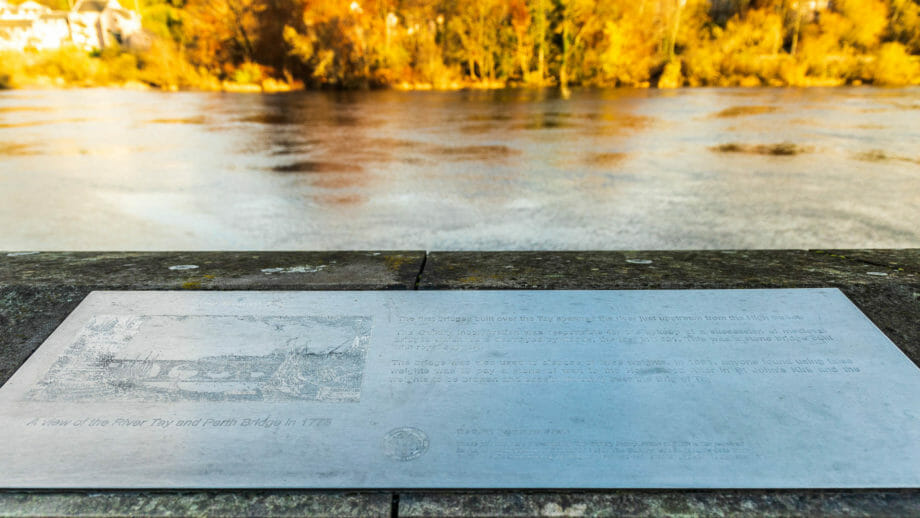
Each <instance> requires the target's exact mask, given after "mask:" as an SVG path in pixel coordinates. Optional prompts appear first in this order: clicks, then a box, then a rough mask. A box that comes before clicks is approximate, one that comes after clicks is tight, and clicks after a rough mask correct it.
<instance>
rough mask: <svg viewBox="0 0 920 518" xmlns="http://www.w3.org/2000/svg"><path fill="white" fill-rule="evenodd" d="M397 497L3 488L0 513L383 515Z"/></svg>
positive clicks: (109, 517) (84, 517)
mask: <svg viewBox="0 0 920 518" xmlns="http://www.w3.org/2000/svg"><path fill="white" fill-rule="evenodd" d="M392 501H393V498H392V495H391V494H390V493H386V492H369V491H365V492H361V493H355V492H342V491H323V492H320V491H294V490H286V491H285V490H275V491H258V490H255V491H254V490H249V491H245V490H239V491H201V490H197V491H181V492H169V491H143V492H141V491H98V490H97V491H90V492H74V491H71V492H53V491H0V516H10V517H14V516H15V517H27V516H34V517H48V516H72V517H80V518H117V517H122V516H124V517H137V516H147V517H173V516H198V517H221V518H231V517H239V518H261V517H266V518H268V517H300V516H315V517H324V516H328V517H335V518H345V517H360V518H365V517H368V518H370V517H378V518H383V517H389V516H390V515H391V513H392Z"/></svg>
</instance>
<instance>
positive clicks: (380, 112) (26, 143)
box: [0, 88, 920, 250]
mask: <svg viewBox="0 0 920 518" xmlns="http://www.w3.org/2000/svg"><path fill="white" fill-rule="evenodd" d="M780 143H787V144H792V145H784V146H775V145H776V144H780ZM720 146H722V147H721V148H720ZM773 153H787V154H779V155H776V154H773ZM788 153H791V154H788ZM918 222H920V90H918V89H899V90H887V89H871V88H857V89H832V90H824V89H811V90H792V89H789V90H768V89H764V90H731V89H730V90H719V89H700V90H682V91H673V92H672V91H632V90H616V91H588V90H582V91H578V90H576V91H575V92H574V93H573V95H572V97H571V98H570V99H561V98H559V97H558V96H557V95H556V94H555V93H554V92H552V91H545V92H538V91H498V92H448V93H439V92H410V93H401V92H356V93H295V94H285V95H265V96H260V95H236V94H217V93H173V94H168V93H155V92H131V91H112V90H69V91H10V92H0V249H5V250H62V249H69V250H83V249H108V250H152V249H195V250H204V249H286V250H322V249H428V250H444V249H465V250H488V249H702V248H814V247H918V246H920V224H918Z"/></svg>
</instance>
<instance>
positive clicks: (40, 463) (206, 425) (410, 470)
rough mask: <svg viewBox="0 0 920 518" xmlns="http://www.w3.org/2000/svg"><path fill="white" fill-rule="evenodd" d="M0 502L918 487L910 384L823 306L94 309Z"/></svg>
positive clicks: (135, 295)
mask: <svg viewBox="0 0 920 518" xmlns="http://www.w3.org/2000/svg"><path fill="white" fill-rule="evenodd" d="M0 466H2V468H0V486H2V487H49V488H50V487H111V488H141V487H162V488H191V487H196V488H235V487H276V488H277V487H314V488H383V487H386V488H390V487H406V488H442V487H463V488H479V487H489V488H510V487H515V488H599V487H600V488H606V487H610V488H614V487H650V488H651V487H687V488H706V487H745V488H754V487H764V488H767V487H776V488H779V487H810V488H819V487H904V486H913V487H916V486H920V370H918V369H917V367H916V366H915V365H914V364H913V363H912V362H911V361H910V360H909V359H908V358H907V357H905V356H904V355H903V354H902V353H901V352H900V351H899V350H898V349H897V347H895V346H894V344H892V343H891V342H890V341H889V340H888V339H887V338H886V337H885V336H884V335H883V334H882V333H881V332H880V331H879V330H878V329H877V328H876V327H875V326H873V325H872V323H871V322H870V321H869V320H868V319H867V318H866V317H865V316H864V315H863V314H862V313H861V312H860V311H859V310H858V309H857V308H856V307H855V306H854V305H853V304H852V303H851V302H850V301H849V300H848V299H847V298H846V297H845V296H844V295H843V294H842V293H841V292H839V291H838V290H836V289H800V290H685V291H492V292H485V291H479V292H461V291H447V292H445V291H441V292H94V293H92V294H90V295H89V296H88V297H87V298H86V300H84V301H83V302H82V303H81V304H80V306H79V307H78V308H77V309H76V310H75V311H74V312H73V313H72V314H71V315H70V316H69V317H68V318H67V319H66V320H65V321H64V323H63V324H61V326H60V327H59V328H58V329H57V330H56V331H55V332H54V333H53V334H52V335H51V337H50V338H48V340H47V341H46V342H45V343H44V344H43V345H42V346H41V347H40V348H39V349H38V350H37V351H36V352H35V354H34V355H33V357H32V358H30V359H29V360H28V361H27V362H26V364H25V365H24V366H23V367H22V368H21V369H20V370H19V371H18V372H17V373H16V374H15V375H14V376H13V377H12V378H11V379H10V381H9V382H8V383H7V384H6V385H5V386H3V387H2V388H0Z"/></svg>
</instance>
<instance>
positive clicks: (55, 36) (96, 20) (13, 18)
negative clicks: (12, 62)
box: [0, 0, 142, 51]
mask: <svg viewBox="0 0 920 518" xmlns="http://www.w3.org/2000/svg"><path fill="white" fill-rule="evenodd" d="M141 34H142V29H141V18H140V16H139V15H138V14H137V13H135V12H134V11H131V10H128V9H125V8H123V7H122V6H121V4H119V3H118V0H80V1H79V2H77V4H76V5H75V6H74V7H73V9H71V10H70V11H69V12H68V11H53V10H51V9H49V8H48V7H45V6H43V5H41V4H39V3H38V2H35V1H34V0H28V1H26V2H23V3H22V4H20V5H18V6H16V5H12V4H10V3H7V2H6V1H5V0H0V50H26V49H30V48H31V49H40V50H41V49H56V48H60V47H61V46H63V45H66V44H73V45H76V46H77V47H80V48H83V49H85V50H88V51H91V50H102V49H104V48H106V47H109V46H112V45H115V44H118V45H122V46H128V47H130V46H131V45H132V40H133V39H136V40H138V41H140V40H141V39H142V37H141Z"/></svg>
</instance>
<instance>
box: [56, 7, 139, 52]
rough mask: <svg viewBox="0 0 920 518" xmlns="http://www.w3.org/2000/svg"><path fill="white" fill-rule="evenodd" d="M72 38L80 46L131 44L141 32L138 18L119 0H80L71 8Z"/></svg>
mask: <svg viewBox="0 0 920 518" xmlns="http://www.w3.org/2000/svg"><path fill="white" fill-rule="evenodd" d="M70 30H71V33H72V38H73V42H74V43H75V44H76V45H78V46H81V47H83V48H95V49H104V48H106V47H109V46H111V45H113V44H119V45H125V46H130V44H131V41H130V40H131V38H132V36H135V35H139V34H140V32H141V18H140V16H138V15H137V13H135V12H134V11H130V10H128V9H125V8H124V7H122V6H121V4H119V3H118V0H79V1H78V2H77V4H76V5H75V6H74V7H73V10H71V12H70Z"/></svg>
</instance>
